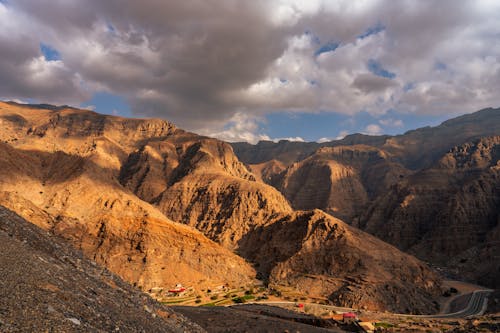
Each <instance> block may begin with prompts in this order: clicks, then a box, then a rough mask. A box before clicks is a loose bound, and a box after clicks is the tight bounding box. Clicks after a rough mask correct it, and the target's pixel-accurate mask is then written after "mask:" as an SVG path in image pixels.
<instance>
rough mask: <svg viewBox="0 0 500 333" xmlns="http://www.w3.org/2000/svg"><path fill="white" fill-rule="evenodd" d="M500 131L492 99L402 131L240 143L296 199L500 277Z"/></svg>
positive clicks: (472, 276) (410, 247) (484, 279)
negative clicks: (432, 124) (486, 105)
mask: <svg viewBox="0 0 500 333" xmlns="http://www.w3.org/2000/svg"><path fill="white" fill-rule="evenodd" d="M499 133H500V109H491V108H490V109H484V110H481V111H478V112H475V113H472V114H469V115H464V116H461V117H457V118H455V119H451V120H448V121H445V122H444V123H442V124H441V125H439V126H436V127H425V128H420V129H417V130H413V131H409V132H407V133H405V134H403V135H397V136H380V137H371V136H364V135H352V136H348V137H346V138H344V139H342V140H338V141H332V142H326V143H321V144H319V143H293V142H279V143H276V144H275V143H271V142H265V143H264V142H263V143H259V144H258V145H255V146H252V145H248V144H241V143H240V144H233V146H234V147H235V151H236V153H237V154H238V156H240V157H241V158H242V160H243V161H244V162H245V163H248V164H250V167H251V168H252V169H253V170H255V171H256V172H258V173H259V175H260V177H261V179H262V180H263V181H265V182H267V183H269V184H271V185H273V186H275V187H276V188H277V189H279V190H280V191H281V192H282V193H283V194H284V195H285V196H286V198H287V199H288V200H289V201H290V203H291V204H292V206H293V207H294V208H298V209H313V208H320V209H323V210H325V211H326V212H328V213H330V214H332V215H334V216H336V217H339V218H342V219H343V220H345V221H346V222H348V223H350V224H351V225H354V226H358V227H360V228H362V229H363V230H365V231H368V232H370V233H372V234H374V235H376V236H378V237H379V238H381V239H382V240H384V241H388V242H390V243H392V244H394V245H395V246H397V247H398V248H400V249H402V250H404V251H410V252H411V253H413V254H415V255H417V256H418V257H419V258H422V259H425V260H429V261H431V262H433V263H436V264H440V265H446V266H448V268H450V269H451V270H452V271H454V272H455V273H456V274H457V276H458V277H460V278H467V279H469V280H471V281H474V282H477V283H484V284H487V285H489V286H498V282H497V281H498V280H499V279H498V278H497V276H498V275H497V274H498V273H495V270H497V269H498V267H499V265H500V261H499V258H498V256H497V255H493V254H492V253H494V252H495V251H497V247H496V244H498V242H497V241H496V239H495V237H497V235H498V233H497V225H498V207H499V202H498V186H499V185H498V166H497V163H498V148H497V147H498V144H497V143H496V141H497V140H498V139H497V138H498V137H497V136H498V134H499ZM260 148H262V149H260ZM278 163H280V164H281V165H283V168H279V167H274V166H277V165H279V164H278ZM478 258H481V259H478ZM480 260H483V261H484V263H483V264H479V261H480Z"/></svg>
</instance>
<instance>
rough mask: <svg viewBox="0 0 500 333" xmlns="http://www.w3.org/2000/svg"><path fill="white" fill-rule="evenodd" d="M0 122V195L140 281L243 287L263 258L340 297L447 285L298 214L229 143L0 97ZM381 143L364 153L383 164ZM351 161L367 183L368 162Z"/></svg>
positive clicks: (271, 273) (359, 302)
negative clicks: (24, 104) (377, 148)
mask: <svg viewBox="0 0 500 333" xmlns="http://www.w3.org/2000/svg"><path fill="white" fill-rule="evenodd" d="M0 122H1V123H0V126H1V127H2V131H1V132H0V139H1V140H2V141H3V142H2V143H0V150H1V154H0V168H1V169H2V173H1V174H0V191H1V192H0V204H2V205H4V206H6V207H8V208H9V209H11V210H13V211H15V212H16V213H18V214H19V215H21V216H23V217H24V218H26V219H27V220H29V221H30V222H32V223H35V224H37V225H38V226H40V227H42V228H43V229H45V230H49V231H51V232H52V233H55V234H57V235H61V236H62V237H64V238H66V239H68V240H69V241H70V242H71V243H72V244H73V245H75V246H76V247H78V248H80V249H82V250H83V252H84V253H85V255H87V256H88V257H90V258H92V259H94V260H96V261H97V262H99V263H102V264H103V265H105V266H106V267H108V268H109V269H110V270H111V271H113V272H114V273H116V274H118V275H120V276H121V277H122V278H124V279H125V280H127V281H129V282H131V283H135V284H137V285H139V286H142V287H144V288H146V289H149V288H152V287H169V286H171V285H172V284H175V283H183V284H185V285H192V286H194V287H197V288H201V287H207V286H213V285H214V284H221V283H227V284H230V285H234V286H241V285H244V284H247V283H251V282H252V280H253V278H254V277H255V274H256V272H255V270H254V269H256V270H257V272H258V274H259V277H261V278H263V279H264V280H265V281H269V282H270V283H272V284H279V285H283V286H286V287H289V288H293V289H297V290H298V292H299V293H300V292H303V293H309V292H311V293H313V294H314V295H317V296H323V297H328V298H329V299H330V300H331V301H332V302H334V303H339V304H343V305H350V306H366V307H368V308H373V309H391V310H396V311H400V312H402V311H411V312H432V311H433V310H435V306H434V304H433V303H432V299H433V298H434V297H435V296H437V295H438V294H439V292H440V290H439V283H440V282H439V279H438V277H437V276H436V275H435V274H433V273H432V272H431V271H430V270H429V269H428V268H427V267H426V266H425V265H424V264H422V263H420V262H419V261H418V260H416V259H414V258H412V257H410V256H408V255H405V254H403V253H402V252H400V251H398V250H396V249H395V248H393V247H391V246H388V245H387V244H385V243H383V242H382V241H380V240H378V239H376V238H374V237H371V236H369V235H368V234H365V233H363V232H361V231H358V230H355V229H352V228H351V227H349V226H347V225H345V224H344V223H343V222H341V221H339V220H336V219H334V218H332V217H330V216H328V215H326V214H325V213H323V212H319V211H313V212H294V211H293V210H292V208H291V207H290V205H289V203H288V201H287V199H286V198H285V197H284V196H283V195H282V194H281V193H280V192H279V191H278V190H276V189H275V188H274V187H272V186H270V185H267V184H265V183H263V182H261V181H260V180H259V177H258V176H257V177H256V176H254V175H253V174H252V173H251V172H250V171H249V170H248V169H247V168H246V167H245V166H244V165H243V164H242V163H241V162H239V160H238V158H237V157H236V156H235V155H234V153H233V150H232V148H231V146H230V145H229V144H227V143H224V142H221V141H218V140H215V139H210V138H205V137H200V136H198V135H195V134H192V133H187V132H185V131H182V130H179V129H176V128H175V127H174V126H173V125H172V124H170V123H168V122H166V121H161V120H136V119H124V118H118V117H111V116H102V115H98V114H95V113H93V112H89V111H83V110H76V109H70V108H45V107H32V106H22V105H16V104H7V103H0ZM363 149H364V148H363ZM324 154H326V155H328V154H330V155H331V154H333V155H339V156H340V157H339V162H337V163H339V164H340V163H344V162H343V161H344V160H345V159H348V160H349V159H352V158H353V157H349V156H350V155H352V153H351V152H347V151H346V152H343V151H335V150H333V151H325V152H324ZM356 154H357V153H355V154H354V155H356ZM377 154H379V152H378V151H377V150H374V151H371V150H369V151H367V152H366V156H365V155H363V154H359V156H358V155H356V157H355V158H358V159H360V161H361V160H363V161H364V160H365V159H367V160H371V159H372V158H375V159H377V160H380V159H381V160H382V165H385V164H384V163H385V162H383V161H384V156H378V155H377ZM330 155H328V156H330ZM372 155H373V156H372ZM377 156H378V157H377ZM363 163H365V162H362V163H361V164H363ZM361 164H360V165H361ZM279 167H280V166H279V165H277V168H279ZM384 167H385V166H384ZM358 169H359V170H358ZM327 172H330V171H328V170H327ZM349 172H350V173H351V174H353V175H354V174H355V173H356V175H355V176H353V177H354V178H355V181H356V182H358V183H359V184H363V181H364V177H366V173H367V172H368V173H369V171H366V170H365V169H363V166H359V167H358V166H357V167H356V169H352V170H350V169H349ZM357 173H359V175H358V174H357ZM339 174H340V176H339V177H337V178H341V177H343V173H342V172H340V173H339ZM388 174H389V173H388ZM292 177H294V176H293V173H291V174H290V176H289V178H292ZM356 177H357V178H356ZM289 178H286V177H284V178H283V179H284V180H285V179H289ZM306 178H307V177H306ZM337 178H335V177H332V183H333V182H334V181H337ZM354 178H353V179H354ZM280 181H281V180H280ZM360 186H362V185H360ZM365 192H366V193H365ZM365 192H363V193H364V194H363V195H364V197H366V198H370V196H371V195H372V194H371V190H368V191H366V190H365ZM356 195H357V194H356ZM349 198H350V197H349V196H346V204H347V201H348V200H349ZM329 202H330V201H327V203H329ZM306 208H307V207H306ZM353 209H354V208H353ZM332 210H333V208H332ZM172 221H176V222H182V223H183V224H179V223H175V222H172ZM193 227H194V228H193ZM195 228H196V229H197V230H199V231H197V230H196V229H195ZM337 231H338V232H337ZM235 252H236V253H238V254H239V255H240V256H238V255H236V254H235ZM243 258H244V259H243ZM350 258H352V261H351V259H350ZM248 261H250V262H251V263H252V265H253V266H254V267H252V266H251V265H250V264H249V263H248ZM303 286H306V287H307V288H305V289H304V288H303ZM309 290H311V291H309Z"/></svg>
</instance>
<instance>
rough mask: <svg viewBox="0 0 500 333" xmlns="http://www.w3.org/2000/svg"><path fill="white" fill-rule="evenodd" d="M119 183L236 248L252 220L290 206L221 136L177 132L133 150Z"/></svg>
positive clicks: (255, 222)
mask: <svg viewBox="0 0 500 333" xmlns="http://www.w3.org/2000/svg"><path fill="white" fill-rule="evenodd" d="M120 181H121V183H122V184H123V185H124V186H126V187H127V188H129V189H130V190H131V191H134V193H136V195H137V196H139V197H140V198H141V199H143V200H145V201H148V202H150V203H152V204H154V205H156V206H157V207H158V208H159V209H160V210H161V211H162V212H163V213H164V214H165V215H166V216H168V217H169V218H171V219H173V220H175V221H180V222H182V223H185V224H188V225H191V226H193V227H196V228H197V229H198V230H201V231H202V232H203V233H204V234H205V235H207V236H208V237H210V238H211V239H213V240H215V241H217V242H219V243H221V244H223V245H224V246H226V247H227V248H229V249H234V247H235V244H236V241H237V240H238V239H239V238H241V237H242V236H243V235H244V234H245V233H246V232H247V231H248V230H249V229H250V227H251V226H253V225H259V224H263V223H267V221H268V220H269V219H270V218H271V217H272V216H273V215H275V214H277V213H279V212H291V208H290V206H289V204H288V202H287V201H286V199H285V198H283V196H282V195H281V194H280V193H279V192H278V191H277V190H276V189H274V188H273V187H271V186H269V185H266V184H264V183H261V182H257V181H256V180H255V177H254V176H253V175H252V174H251V173H250V172H249V171H248V170H247V169H246V168H245V166H244V165H243V164H242V163H241V162H239V161H238V159H237V158H236V156H235V155H234V154H233V151H232V148H231V146H230V145H228V144H227V143H225V142H221V141H218V140H215V139H209V138H204V137H200V136H197V135H195V134H191V133H185V132H178V133H175V134H173V135H171V136H169V137H168V138H166V139H164V140H162V141H159V142H154V141H153V142H150V143H148V144H147V145H145V146H143V147H141V148H140V149H138V150H137V151H135V152H134V153H132V154H131V155H130V156H129V158H128V160H127V162H126V163H125V164H124V166H123V168H122V169H121V173H120Z"/></svg>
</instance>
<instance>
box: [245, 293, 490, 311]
mask: <svg viewBox="0 0 500 333" xmlns="http://www.w3.org/2000/svg"><path fill="white" fill-rule="evenodd" d="M491 292H492V290H489V289H485V290H476V291H474V292H472V296H471V298H470V300H469V302H468V304H467V306H466V307H465V308H464V309H462V310H460V311H457V312H453V313H442V314H435V315H412V314H397V313H395V314H394V315H395V316H401V317H414V318H415V317H416V318H466V317H469V316H475V315H482V314H484V312H485V311H486V308H487V306H488V295H489V294H490V293H491ZM251 303H253V304H265V305H271V306H273V305H274V306H280V305H290V304H296V303H297V302H248V303H246V304H251ZM307 305H309V306H318V307H321V308H322V309H328V310H334V311H345V312H347V311H356V309H351V308H344V307H338V306H332V305H321V304H315V303H308V304H307Z"/></svg>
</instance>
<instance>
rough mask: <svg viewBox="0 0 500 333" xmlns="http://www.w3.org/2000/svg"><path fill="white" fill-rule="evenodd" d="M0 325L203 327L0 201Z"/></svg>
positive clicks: (45, 328)
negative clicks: (2, 205)
mask: <svg viewBox="0 0 500 333" xmlns="http://www.w3.org/2000/svg"><path fill="white" fill-rule="evenodd" d="M0 250H1V253H2V255H1V256H0V274H1V276H2V278H1V279H0V296H1V297H0V331H2V332H112V331H122V332H204V330H203V329H202V328H201V327H199V326H198V325H196V324H194V323H193V322H191V321H189V320H187V319H186V318H185V317H184V316H182V315H181V314H179V313H175V312H174V311H172V310H171V309H170V308H167V307H165V306H161V305H160V304H158V303H156V302H155V301H153V300H152V299H151V298H150V297H148V296H147V295H145V294H143V293H141V292H139V291H138V290H137V289H135V288H132V287H131V286H130V285H128V284H127V283H125V282H124V281H123V280H121V279H120V278H119V277H117V276H116V275H114V274H112V273H110V272H109V271H107V270H106V269H103V268H102V267H100V266H99V265H97V264H96V263H95V262H94V261H90V260H88V259H87V258H85V257H84V256H82V254H81V252H79V251H76V250H74V249H73V248H71V247H70V246H68V245H67V244H66V242H64V241H63V240H62V239H60V238H58V237H56V236H53V235H51V234H50V233H47V232H45V231H43V230H42V229H40V228H38V227H37V226H35V225H33V224H31V223H29V222H27V221H25V220H24V219H22V218H21V217H20V216H18V215H16V214H15V213H13V212H12V211H10V210H8V209H6V208H4V207H1V206H0Z"/></svg>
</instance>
